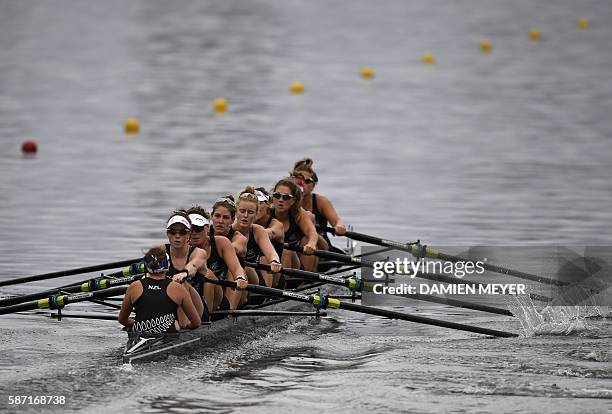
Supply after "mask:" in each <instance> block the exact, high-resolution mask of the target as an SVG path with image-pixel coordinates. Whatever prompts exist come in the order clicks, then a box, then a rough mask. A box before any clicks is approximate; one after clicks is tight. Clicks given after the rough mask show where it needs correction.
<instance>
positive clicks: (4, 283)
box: [0, 257, 142, 287]
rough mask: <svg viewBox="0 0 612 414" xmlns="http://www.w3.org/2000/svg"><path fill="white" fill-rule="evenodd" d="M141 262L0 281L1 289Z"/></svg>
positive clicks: (133, 261) (119, 263) (128, 261)
mask: <svg viewBox="0 0 612 414" xmlns="http://www.w3.org/2000/svg"><path fill="white" fill-rule="evenodd" d="M140 260H142V257H139V258H136V259H129V260H121V261H119V262H112V263H104V264H99V265H95V266H87V267H79V268H76V269H69V270H61V271H58V272H51V273H44V274H41V275H34V276H26V277H19V278H16V279H10V280H0V287H1V286H9V285H17V284H19V283H27V282H35V281H37V280H46V279H54V278H58V277H64V276H73V275H79V274H82V273H89V272H99V271H101V270H108V269H115V268H117V267H123V266H129V265H131V264H132V263H135V262H138V261H140Z"/></svg>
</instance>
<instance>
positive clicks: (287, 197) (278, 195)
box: [272, 191, 293, 201]
mask: <svg viewBox="0 0 612 414" xmlns="http://www.w3.org/2000/svg"><path fill="white" fill-rule="evenodd" d="M272 197H274V198H276V199H277V200H280V199H281V198H282V199H283V200H285V201H287V200H291V199H292V198H293V195H291V194H285V193H279V192H278V191H275V192H273V193H272Z"/></svg>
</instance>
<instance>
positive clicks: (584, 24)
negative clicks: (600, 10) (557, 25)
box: [576, 18, 589, 30]
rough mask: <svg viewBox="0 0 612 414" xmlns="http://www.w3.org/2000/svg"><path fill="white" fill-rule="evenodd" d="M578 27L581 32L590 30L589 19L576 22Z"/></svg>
mask: <svg viewBox="0 0 612 414" xmlns="http://www.w3.org/2000/svg"><path fill="white" fill-rule="evenodd" d="M576 26H578V28H579V29H580V30H586V29H588V28H589V19H585V18H582V19H578V21H577V22H576Z"/></svg>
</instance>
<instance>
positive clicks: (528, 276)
mask: <svg viewBox="0 0 612 414" xmlns="http://www.w3.org/2000/svg"><path fill="white" fill-rule="evenodd" d="M323 230H325V231H327V232H329V233H332V234H336V233H335V230H334V229H333V228H331V227H324V228H323ZM345 236H346V237H348V238H349V239H353V240H359V241H362V242H364V243H370V244H376V245H378V246H386V247H392V248H394V249H396V250H401V251H403V252H408V253H410V254H412V255H413V256H415V257H429V258H431V259H438V260H445V261H448V262H465V261H467V259H465V258H463V257H459V256H453V255H450V254H445V253H442V252H438V251H437V250H435V249H433V248H431V247H429V246H423V245H421V244H420V243H408V244H404V243H400V242H396V241H392V240H386V239H381V238H380V237H375V236H370V235H368V234H363V233H357V232H354V231H347V232H346V233H345ZM481 264H482V267H483V268H484V269H486V270H489V271H491V272H495V273H501V274H504V275H510V276H514V277H518V278H519V279H525V280H531V281H534V282H539V283H545V284H548V285H554V286H565V285H567V284H568V283H566V282H562V281H560V280H556V279H549V278H546V277H543V276H538V275H534V274H532V273H525V272H521V271H520V270H514V269H509V268H507V267H503V266H498V265H495V264H492V263H486V262H482V263H481Z"/></svg>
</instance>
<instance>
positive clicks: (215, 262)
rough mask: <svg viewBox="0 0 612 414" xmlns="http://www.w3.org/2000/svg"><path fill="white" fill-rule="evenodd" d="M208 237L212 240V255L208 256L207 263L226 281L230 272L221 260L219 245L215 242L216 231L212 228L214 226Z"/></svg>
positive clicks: (216, 274)
mask: <svg viewBox="0 0 612 414" xmlns="http://www.w3.org/2000/svg"><path fill="white" fill-rule="evenodd" d="M208 237H209V239H210V254H209V256H208V260H207V261H206V265H207V266H208V268H209V269H210V270H211V271H212V272H213V273H214V274H215V276H217V277H218V278H219V279H220V280H226V279H227V272H228V271H229V269H228V267H227V264H226V263H225V261H224V260H223V259H222V258H221V256H219V252H218V251H217V243H216V242H215V230H214V229H213V228H212V226H211V228H210V231H209V233H208Z"/></svg>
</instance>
